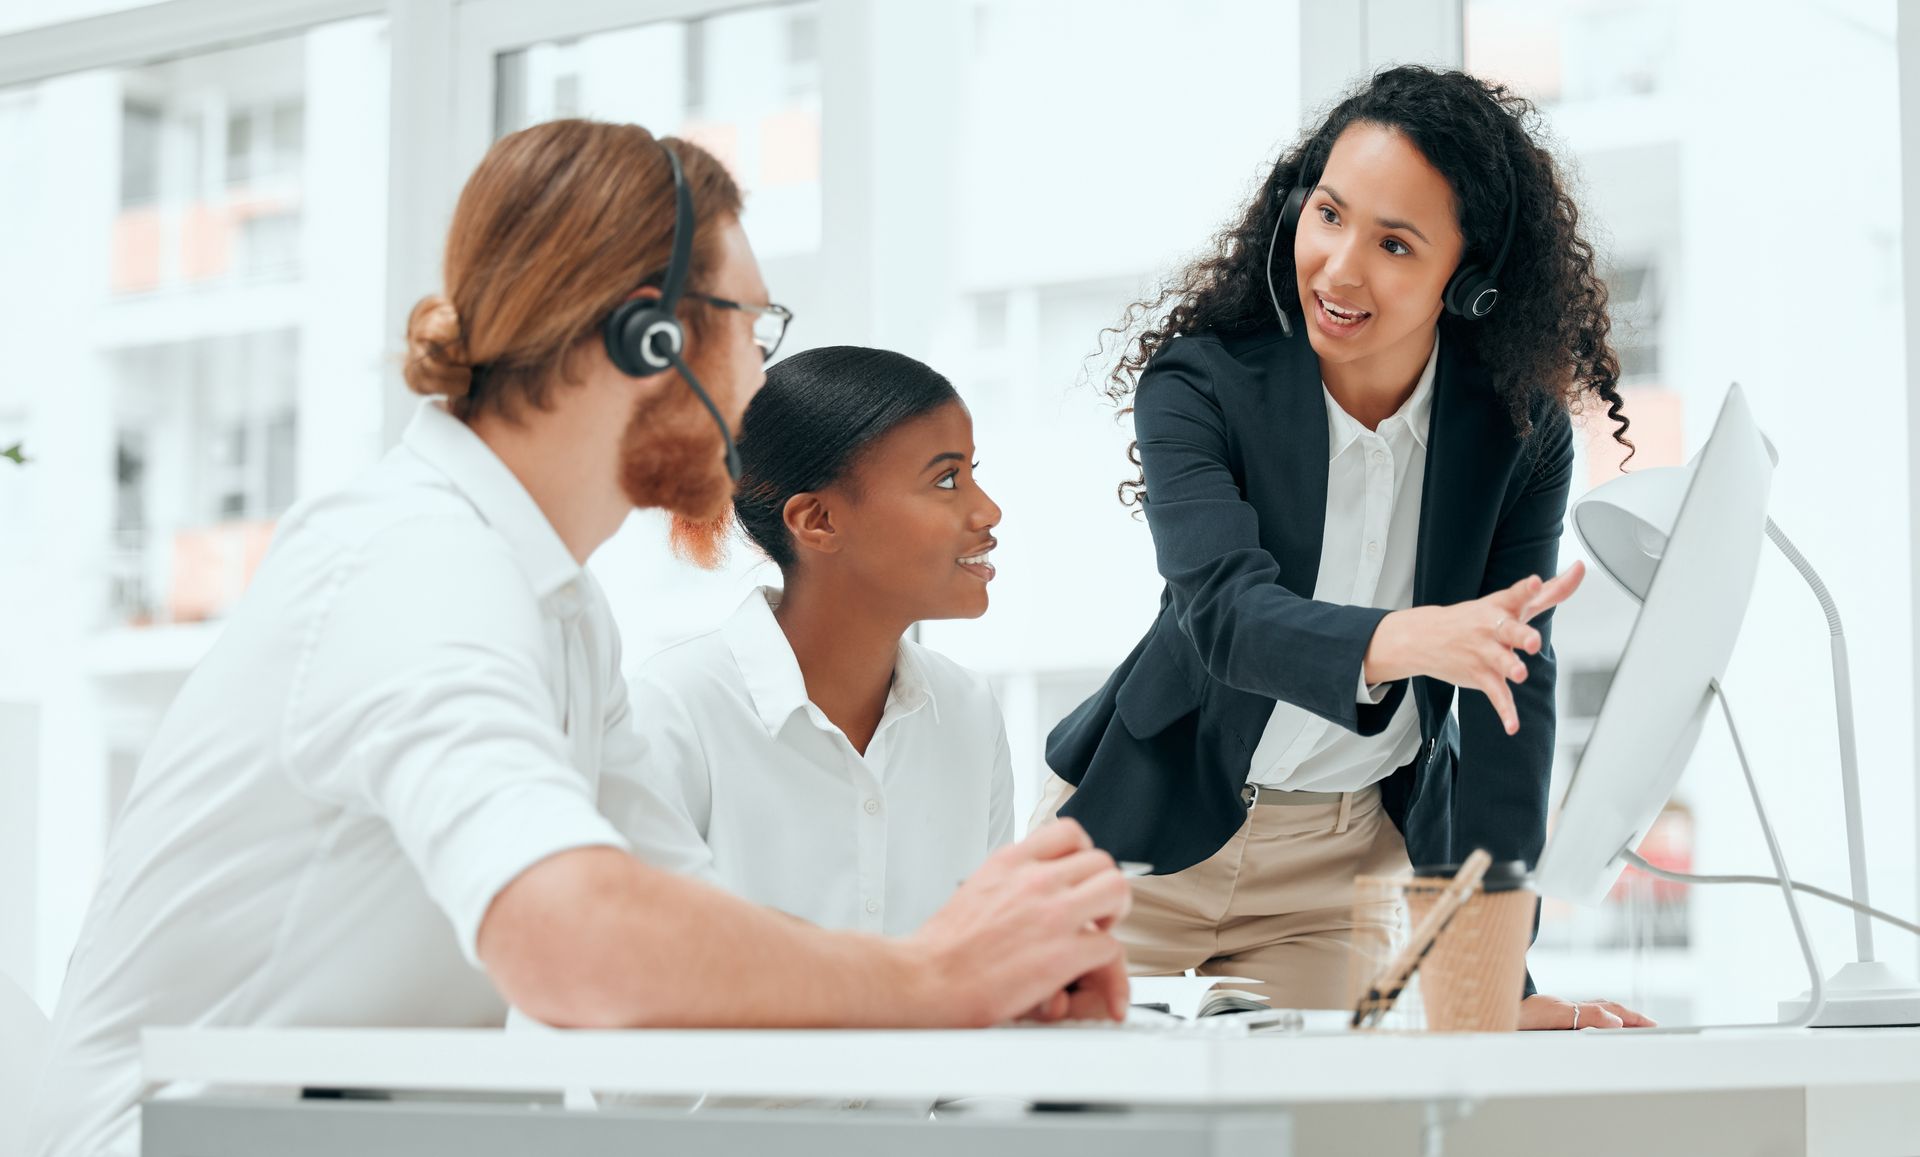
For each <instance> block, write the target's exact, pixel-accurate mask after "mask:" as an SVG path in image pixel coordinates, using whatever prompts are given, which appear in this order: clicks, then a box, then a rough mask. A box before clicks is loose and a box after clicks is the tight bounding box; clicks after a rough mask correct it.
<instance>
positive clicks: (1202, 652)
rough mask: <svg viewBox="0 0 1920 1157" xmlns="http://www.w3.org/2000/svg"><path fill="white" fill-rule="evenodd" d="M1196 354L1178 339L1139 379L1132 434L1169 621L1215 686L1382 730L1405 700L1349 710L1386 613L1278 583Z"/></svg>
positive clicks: (1392, 697) (1394, 694)
mask: <svg viewBox="0 0 1920 1157" xmlns="http://www.w3.org/2000/svg"><path fill="white" fill-rule="evenodd" d="M1209 371H1210V367H1209V364H1208V353H1207V343H1206V342H1204V341H1202V340H1199V339H1194V338H1178V339H1175V340H1174V341H1173V342H1171V343H1170V344H1169V345H1168V346H1167V347H1166V348H1165V349H1164V350H1162V351H1161V352H1160V354H1159V356H1157V357H1156V358H1155V359H1154V361H1153V364H1152V365H1151V366H1149V367H1148V369H1147V372H1146V373H1145V374H1144V375H1142V377H1141V380H1140V387H1139V390H1138V392H1137V394H1136V395H1135V398H1134V414H1133V421H1134V433H1135V436H1136V438H1137V439H1138V441H1139V448H1140V463H1141V469H1142V471H1143V472H1144V473H1145V475H1146V502H1145V508H1146V516H1147V526H1148V529H1149V530H1150V531H1151V532H1152V534H1153V549H1154V557H1155V559H1156V562H1157V564H1158V567H1159V571H1160V575H1161V577H1162V578H1164V579H1165V580H1166V582H1167V585H1168V589H1169V590H1170V592H1171V594H1172V605H1173V611H1174V617H1175V621H1176V622H1177V623H1178V625H1179V627H1180V629H1181V631H1182V632H1183V633H1185V634H1186V636H1187V637H1188V639H1189V640H1190V641H1191V642H1192V644H1193V646H1194V648H1195V650H1196V651H1198V652H1199V656H1200V662H1201V664H1202V665H1203V666H1204V667H1205V668H1206V671H1207V674H1208V675H1209V676H1211V677H1212V678H1213V679H1215V680H1217V681H1218V682H1221V683H1224V684H1226V685H1227V686H1229V687H1233V688H1236V689H1238V690H1241V691H1249V692H1253V693H1254V694H1257V695H1262V696H1265V697H1267V698H1269V699H1278V700H1284V701H1286V702H1288V703H1292V704H1295V705H1296V706H1298V707H1301V708H1303V709H1304V710H1307V711H1311V712H1313V713H1314V714H1315V715H1318V716H1321V717H1322V718H1324V719H1327V720H1330V721H1331V722H1334V723H1337V724H1339V725H1340V726H1342V727H1345V728H1347V729H1348V730H1349V731H1355V732H1358V733H1360V734H1361V735H1375V734H1378V733H1379V732H1380V731H1382V730H1384V729H1385V727H1386V725H1387V723H1388V721H1389V720H1391V719H1392V718H1393V713H1394V711H1395V709H1397V708H1398V707H1399V705H1400V699H1401V697H1402V696H1403V695H1404V694H1405V693H1406V689H1407V688H1406V682H1405V681H1404V680H1403V681H1400V682H1398V683H1395V684H1392V685H1391V687H1390V689H1389V690H1388V691H1387V693H1386V694H1385V695H1384V696H1382V697H1381V699H1380V701H1379V702H1378V703H1369V702H1365V701H1361V700H1360V698H1359V697H1358V696H1356V695H1355V693H1354V692H1355V688H1356V687H1357V686H1360V685H1361V679H1360V676H1361V668H1362V666H1363V660H1364V659H1365V657H1366V653H1367V646H1368V644H1369V643H1370V642H1371V641H1372V639H1373V632H1374V629H1375V628H1376V627H1377V626H1379V623H1380V620H1381V619H1382V618H1384V617H1385V616H1386V614H1387V612H1386V611H1385V610H1381V609H1378V608H1374V607H1353V606H1342V605H1338V604H1335V603H1325V602H1317V601H1315V600H1313V599H1308V598H1302V597H1301V596H1299V595H1297V594H1295V593H1293V592H1292V591H1290V590H1288V589H1287V588H1286V587H1284V586H1282V585H1281V584H1280V566H1279V563H1278V562H1277V561H1275V559H1274V557H1273V555H1272V554H1271V553H1270V552H1269V551H1267V550H1266V549H1265V548H1264V547H1262V546H1261V544H1260V528H1259V517H1258V513H1257V511H1256V510H1255V508H1254V507H1253V505H1252V504H1251V503H1250V502H1248V501H1247V499H1246V497H1245V495H1244V494H1243V493H1242V491H1241V488H1240V483H1239V480H1238V479H1237V478H1236V477H1235V475H1234V471H1233V468H1232V465H1231V458H1230V452H1229V442H1228V437H1227V424H1226V419H1225V417H1224V414H1223V412H1222V409H1221V406H1220V402H1219V397H1218V395H1217V393H1216V392H1215V387H1214V381H1213V379H1212V376H1211V374H1210V372H1209Z"/></svg>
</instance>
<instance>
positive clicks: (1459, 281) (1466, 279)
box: [1440, 168, 1520, 321]
mask: <svg viewBox="0 0 1920 1157" xmlns="http://www.w3.org/2000/svg"><path fill="white" fill-rule="evenodd" d="M1519 221H1520V190H1519V186H1518V184H1517V183H1516V182H1515V181H1514V177H1513V169H1512V168H1508V169H1507V230H1506V236H1505V237H1504V238H1503V239H1502V240H1501V242H1500V253H1499V255H1498V256H1496V257H1495V258H1494V259H1493V265H1492V267H1491V268H1483V267H1482V266H1480V265H1478V264H1475V263H1467V264H1463V265H1461V266H1460V268H1458V269H1456V270H1454V271H1453V276H1452V277H1449V278H1448V279H1447V287H1446V288H1445V289H1443V290H1441V291H1440V304H1441V305H1443V306H1445V307H1446V310H1447V312H1448V313H1450V314H1452V315H1453V316H1455V317H1459V318H1465V319H1466V320H1468V321H1479V320H1480V319H1481V318H1483V317H1485V316H1487V315H1488V314H1490V313H1492V312H1493V307H1494V306H1496V305H1498V304H1500V267H1501V266H1503V265H1505V264H1506V263H1507V251H1508V250H1509V249H1511V248H1513V231H1514V228H1515V227H1516V226H1517V225H1518V224H1519Z"/></svg>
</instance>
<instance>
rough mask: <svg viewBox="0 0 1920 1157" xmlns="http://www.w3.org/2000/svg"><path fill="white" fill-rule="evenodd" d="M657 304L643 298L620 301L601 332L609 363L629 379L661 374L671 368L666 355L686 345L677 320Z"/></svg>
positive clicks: (655, 299) (650, 299)
mask: <svg viewBox="0 0 1920 1157" xmlns="http://www.w3.org/2000/svg"><path fill="white" fill-rule="evenodd" d="M660 301H661V299H660V298H645V297H636V298H634V299H632V300H631V301H623V302H621V303H620V305H619V307H618V308H616V309H615V310H614V311H613V312H612V313H610V314H608V315H607V320H606V324H605V325H604V326H603V327H602V329H601V334H602V336H603V338H604V339H605V341H606V346H607V358H608V360H610V361H611V362H613V364H614V365H615V366H616V367H617V368H618V369H619V370H620V372H621V373H623V374H626V375H627V376H628V377H633V378H650V377H652V376H654V375H655V374H659V373H664V372H665V371H667V370H669V369H671V368H673V359H672V358H670V357H668V356H667V351H668V350H671V351H672V352H673V353H675V354H678V353H679V352H680V351H681V349H682V348H684V347H685V345H686V334H685V333H684V332H682V331H681V328H680V321H679V319H678V318H676V317H674V316H673V315H672V314H670V313H667V312H666V311H664V310H662V309H661V308H660ZM663 343H664V348H663Z"/></svg>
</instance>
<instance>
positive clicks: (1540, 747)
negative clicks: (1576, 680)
mask: <svg viewBox="0 0 1920 1157" xmlns="http://www.w3.org/2000/svg"><path fill="white" fill-rule="evenodd" d="M1535 429H1536V430H1538V431H1539V434H1538V435H1537V437H1538V438H1539V439H1540V442H1539V447H1538V449H1537V450H1536V451H1533V452H1530V453H1527V454H1523V455H1522V456H1521V459H1520V461H1521V467H1520V468H1521V469H1530V475H1529V477H1528V479H1527V481H1526V483H1525V485H1524V486H1523V487H1522V488H1521V490H1520V495H1519V498H1518V499H1517V500H1516V501H1515V502H1514V504H1513V506H1512V508H1511V509H1510V510H1508V511H1507V512H1506V514H1505V515H1504V516H1503V517H1502V518H1501V520H1500V522H1499V524H1498V525H1497V526H1496V527H1495V528H1494V533H1493V543H1492V547H1491V549H1490V550H1489V552H1488V555H1487V568H1486V574H1485V577H1484V578H1483V579H1482V581H1481V584H1480V593H1481V594H1482V595H1488V594H1492V593H1493V592H1494V591H1497V590H1501V589H1503V588H1506V587H1509V586H1512V585H1513V584H1514V583H1516V582H1519V581H1520V580H1521V579H1523V578H1525V577H1527V576H1528V575H1535V574H1537V575H1539V576H1540V577H1541V578H1552V577H1553V576H1554V574H1556V573H1557V572H1558V569H1559V565H1560V537H1561V531H1562V528H1563V527H1564V525H1565V522H1566V511H1567V492H1568V487H1569V486H1570V484H1571V482H1572V478H1573V432H1572V424H1571V422H1570V420H1569V419H1568V417H1567V415H1566V414H1565V413H1561V412H1555V413H1553V414H1551V415H1549V416H1546V417H1543V418H1538V419H1536V424H1535ZM1533 625H1534V627H1535V628H1536V629H1538V630H1539V632H1540V653H1539V654H1537V655H1522V656H1521V658H1522V660H1523V661H1524V662H1525V664H1526V667H1527V679H1526V682H1524V683H1519V684H1515V685H1513V704H1514V708H1515V710H1516V711H1517V713H1518V716H1519V720H1520V730H1519V733H1518V734H1515V735H1508V734H1507V733H1506V731H1505V730H1504V729H1503V728H1502V727H1501V726H1500V719H1499V716H1498V715H1496V714H1495V712H1494V710H1493V704H1492V702H1490V701H1489V700H1488V699H1487V697H1486V696H1485V695H1480V694H1464V695H1461V696H1460V699H1459V710H1460V761H1459V776H1458V779H1457V780H1456V781H1455V785H1454V792H1453V806H1454V816H1453V842H1454V847H1453V851H1454V854H1455V859H1456V860H1457V859H1458V858H1460V857H1462V856H1465V855H1466V854H1468V853H1469V852H1471V851H1472V850H1473V849H1474V848H1477V847H1478V848H1485V849H1487V851H1489V852H1491V853H1492V854H1493V858H1494V859H1496V860H1525V861H1526V862H1527V866H1528V867H1529V868H1531V867H1532V866H1533V864H1534V862H1535V861H1536V860H1538V859H1539V858H1540V849H1541V847H1542V846H1543V845H1544V844H1545V842H1546V832H1547V788H1548V783H1549V780H1550V778H1551V776H1552V772H1553V739H1554V698H1553V691H1554V679H1555V674H1556V672H1555V664H1554V656H1553V612H1552V611H1548V612H1547V613H1545V614H1543V615H1541V616H1540V617H1539V618H1537V619H1535V620H1534V622H1533Z"/></svg>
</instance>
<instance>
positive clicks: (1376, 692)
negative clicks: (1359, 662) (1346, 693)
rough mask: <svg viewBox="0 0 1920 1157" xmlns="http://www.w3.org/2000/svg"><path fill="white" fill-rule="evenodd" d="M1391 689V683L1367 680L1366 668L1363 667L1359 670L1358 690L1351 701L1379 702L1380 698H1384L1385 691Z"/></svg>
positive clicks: (1385, 695)
mask: <svg viewBox="0 0 1920 1157" xmlns="http://www.w3.org/2000/svg"><path fill="white" fill-rule="evenodd" d="M1392 689H1393V684H1391V683H1369V682H1367V672H1366V668H1364V667H1363V668H1361V670H1360V691H1359V693H1358V694H1357V695H1355V696H1354V700H1353V701H1354V702H1355V703H1367V704H1373V703H1379V702H1381V701H1382V700H1384V699H1386V697H1387V692H1388V691H1390V690H1392Z"/></svg>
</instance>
